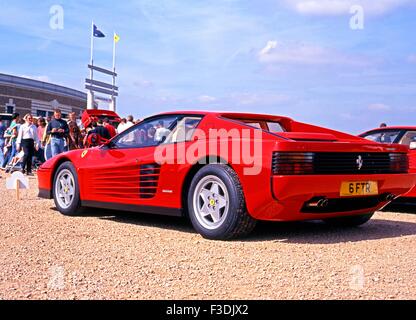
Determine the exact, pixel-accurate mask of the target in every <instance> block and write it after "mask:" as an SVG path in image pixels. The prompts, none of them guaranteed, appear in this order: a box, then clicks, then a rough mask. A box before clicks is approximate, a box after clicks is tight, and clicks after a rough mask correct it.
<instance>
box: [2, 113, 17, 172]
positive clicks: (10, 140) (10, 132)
mask: <svg viewBox="0 0 416 320" xmlns="http://www.w3.org/2000/svg"><path fill="white" fill-rule="evenodd" d="M19 127H20V114H18V113H14V114H13V115H12V123H11V124H10V126H9V127H8V128H7V130H6V132H5V133H4V136H3V137H4V138H5V139H6V141H5V147H6V152H5V155H4V161H3V165H2V167H3V168H5V167H6V166H7V164H8V163H9V161H10V160H12V159H13V157H14V156H15V155H16V139H17V135H18V133H19Z"/></svg>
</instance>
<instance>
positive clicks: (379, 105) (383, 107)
mask: <svg viewBox="0 0 416 320" xmlns="http://www.w3.org/2000/svg"><path fill="white" fill-rule="evenodd" d="M368 109H369V110H370V111H390V110H391V107H390V106H388V105H386V104H383V103H373V104H370V105H369V106H368Z"/></svg>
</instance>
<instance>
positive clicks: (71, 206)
mask: <svg viewBox="0 0 416 320" xmlns="http://www.w3.org/2000/svg"><path fill="white" fill-rule="evenodd" d="M53 199H54V202H55V206H56V208H57V209H58V210H59V212H60V213H62V214H64V215H67V216H75V215H78V214H81V213H82V210H83V208H82V206H81V198H80V192H79V184H78V177H77V173H76V170H75V168H74V166H73V164H72V163H71V162H64V163H62V164H61V165H60V166H59V168H58V170H56V173H55V177H54V180H53Z"/></svg>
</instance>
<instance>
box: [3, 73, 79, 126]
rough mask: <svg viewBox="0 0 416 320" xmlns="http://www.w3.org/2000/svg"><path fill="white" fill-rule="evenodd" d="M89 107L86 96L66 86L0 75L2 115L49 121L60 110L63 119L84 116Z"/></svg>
mask: <svg viewBox="0 0 416 320" xmlns="http://www.w3.org/2000/svg"><path fill="white" fill-rule="evenodd" d="M86 106H87V95H86V94H85V93H84V92H81V91H78V90H74V89H71V88H66V87H63V86H59V85H55V84H51V83H47V82H42V81H37V80H32V79H27V78H22V77H16V76H12V75H6V74H2V73H0V114H3V115H4V114H6V115H11V114H12V113H14V112H18V113H20V115H24V114H26V113H31V114H32V115H34V116H38V117H40V116H42V117H46V116H49V115H52V114H53V109H55V108H56V107H59V108H60V109H61V110H62V114H63V117H64V118H67V116H68V114H69V113H70V112H75V113H76V114H77V115H81V114H82V112H83V111H84V110H85V109H86Z"/></svg>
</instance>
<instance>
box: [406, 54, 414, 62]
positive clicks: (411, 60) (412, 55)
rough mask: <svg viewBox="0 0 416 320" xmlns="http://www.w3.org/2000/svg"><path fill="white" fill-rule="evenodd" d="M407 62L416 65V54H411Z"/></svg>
mask: <svg viewBox="0 0 416 320" xmlns="http://www.w3.org/2000/svg"><path fill="white" fill-rule="evenodd" d="M407 61H408V62H410V63H416V54H411V55H409V56H408V57H407Z"/></svg>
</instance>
